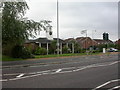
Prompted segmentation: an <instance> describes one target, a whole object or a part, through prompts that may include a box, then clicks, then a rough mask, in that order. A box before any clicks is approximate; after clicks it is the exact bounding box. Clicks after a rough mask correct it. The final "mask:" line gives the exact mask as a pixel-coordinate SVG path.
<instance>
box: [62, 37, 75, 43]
mask: <svg viewBox="0 0 120 90" xmlns="http://www.w3.org/2000/svg"><path fill="white" fill-rule="evenodd" d="M64 42H65V43H72V42H76V40H75V39H74V38H68V39H65V40H64Z"/></svg>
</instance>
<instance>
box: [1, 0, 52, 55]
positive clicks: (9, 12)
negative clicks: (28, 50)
mask: <svg viewBox="0 0 120 90" xmlns="http://www.w3.org/2000/svg"><path fill="white" fill-rule="evenodd" d="M1 9H2V45H3V53H4V52H7V53H8V54H10V53H11V49H12V48H13V47H14V46H15V45H21V44H23V42H24V41H25V40H26V39H28V37H35V36H34V35H33V32H34V33H35V34H37V32H38V31H41V30H46V25H49V22H50V21H47V20H44V21H40V22H35V21H33V20H28V19H27V18H25V17H24V15H25V13H26V10H28V9H29V7H28V5H27V3H26V2H17V0H15V1H14V2H3V3H2V7H1Z"/></svg>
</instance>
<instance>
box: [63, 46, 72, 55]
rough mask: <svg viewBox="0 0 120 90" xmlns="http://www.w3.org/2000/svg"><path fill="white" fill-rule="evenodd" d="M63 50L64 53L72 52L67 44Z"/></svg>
mask: <svg viewBox="0 0 120 90" xmlns="http://www.w3.org/2000/svg"><path fill="white" fill-rule="evenodd" d="M62 52H63V53H70V52H71V50H70V48H68V47H67V46H64V47H63V49H62Z"/></svg>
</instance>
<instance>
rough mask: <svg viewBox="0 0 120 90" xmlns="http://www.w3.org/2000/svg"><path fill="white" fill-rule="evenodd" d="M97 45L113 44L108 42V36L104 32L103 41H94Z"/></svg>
mask: <svg viewBox="0 0 120 90" xmlns="http://www.w3.org/2000/svg"><path fill="white" fill-rule="evenodd" d="M94 40H95V41H96V42H97V44H98V45H101V44H113V41H111V40H109V34H108V33H106V32H104V33H103V39H94Z"/></svg>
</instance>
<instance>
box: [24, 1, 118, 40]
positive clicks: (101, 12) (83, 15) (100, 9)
mask: <svg viewBox="0 0 120 90" xmlns="http://www.w3.org/2000/svg"><path fill="white" fill-rule="evenodd" d="M28 5H29V7H30V10H29V11H27V14H26V16H27V17H28V18H29V19H33V20H35V21H40V20H43V19H46V20H51V21H52V24H51V25H52V26H53V37H56V32H57V30H56V22H57V17H56V16H57V15H56V0H53V2H41V0H36V1H33V0H29V1H28ZM59 27H60V28H59V30H60V38H62V39H65V38H70V37H74V38H76V37H81V36H85V35H84V34H83V35H82V34H81V33H80V32H81V31H82V30H84V29H86V30H87V31H88V36H89V37H92V30H96V32H94V34H93V35H94V38H99V39H102V33H103V32H108V33H109V34H110V39H111V40H113V41H115V40H117V39H118V3H117V2H76V1H74V2H59ZM40 36H42V37H45V36H46V35H45V32H43V31H42V32H41V34H40V35H38V36H37V37H40Z"/></svg>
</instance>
